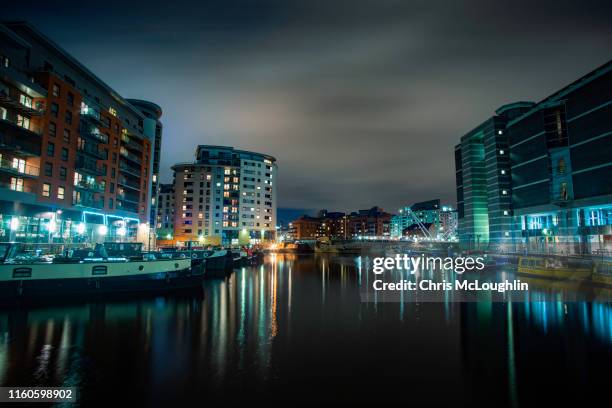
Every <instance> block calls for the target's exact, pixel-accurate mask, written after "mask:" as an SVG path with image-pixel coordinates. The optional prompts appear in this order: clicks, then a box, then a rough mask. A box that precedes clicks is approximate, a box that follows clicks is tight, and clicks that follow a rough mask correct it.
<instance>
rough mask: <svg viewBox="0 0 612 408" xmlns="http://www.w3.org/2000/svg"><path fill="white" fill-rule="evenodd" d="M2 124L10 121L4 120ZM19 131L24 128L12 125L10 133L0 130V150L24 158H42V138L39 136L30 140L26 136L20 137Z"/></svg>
mask: <svg viewBox="0 0 612 408" xmlns="http://www.w3.org/2000/svg"><path fill="white" fill-rule="evenodd" d="M0 122H1V123H5V122H8V121H5V120H2V121H0ZM9 123H10V122H9ZM19 129H22V128H21V127H19V126H16V125H12V124H11V127H10V129H8V132H7V131H5V130H4V129H2V128H0V148H2V149H4V150H9V151H12V152H14V153H16V154H19V155H22V156H40V154H41V141H40V138H39V137H38V136H35V137H31V138H28V137H25V136H26V135H20V134H18V133H19ZM31 136H32V135H31Z"/></svg>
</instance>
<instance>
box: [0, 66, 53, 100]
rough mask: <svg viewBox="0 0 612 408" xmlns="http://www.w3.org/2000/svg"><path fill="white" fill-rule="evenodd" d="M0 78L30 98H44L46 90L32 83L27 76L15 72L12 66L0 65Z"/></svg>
mask: <svg viewBox="0 0 612 408" xmlns="http://www.w3.org/2000/svg"><path fill="white" fill-rule="evenodd" d="M0 78H2V79H4V80H5V81H7V82H9V83H11V84H12V85H13V86H15V87H16V88H17V89H19V90H20V91H21V92H23V93H25V94H27V95H29V96H30V97H32V98H44V97H46V96H47V90H46V89H45V88H44V87H42V86H41V85H39V84H37V83H36V82H34V81H32V80H31V79H30V78H29V76H28V75H26V74H24V73H23V72H20V71H18V70H16V69H15V68H14V67H13V66H11V65H9V66H8V67H5V66H4V65H0Z"/></svg>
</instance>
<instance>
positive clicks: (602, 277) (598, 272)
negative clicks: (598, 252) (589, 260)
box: [592, 260, 612, 286]
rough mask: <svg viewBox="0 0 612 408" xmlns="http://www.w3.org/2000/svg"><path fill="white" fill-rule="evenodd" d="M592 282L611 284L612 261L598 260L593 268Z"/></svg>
mask: <svg viewBox="0 0 612 408" xmlns="http://www.w3.org/2000/svg"><path fill="white" fill-rule="evenodd" d="M592 279H593V283H596V284H599V285H606V286H612V262H610V261H603V260H602V261H598V262H596V263H595V268H594V270H593V278H592Z"/></svg>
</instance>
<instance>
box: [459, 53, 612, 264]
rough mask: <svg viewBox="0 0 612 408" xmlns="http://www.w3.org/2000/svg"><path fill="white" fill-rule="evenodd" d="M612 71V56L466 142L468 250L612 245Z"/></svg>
mask: <svg viewBox="0 0 612 408" xmlns="http://www.w3.org/2000/svg"><path fill="white" fill-rule="evenodd" d="M611 71H612V61H611V62H608V63H606V64H604V65H602V66H601V67H599V68H597V69H596V70H594V71H592V72H590V73H588V74H587V75H585V76H583V77H581V78H579V79H578V80H576V81H574V82H573V83H571V84H569V85H568V86H566V87H564V88H562V89H561V90H559V91H558V92H555V93H554V94H553V95H551V96H549V97H547V98H545V99H544V100H542V101H541V102H539V103H527V102H520V103H516V104H512V105H507V106H505V107H502V108H501V109H499V110H498V111H497V112H496V115H495V116H494V117H493V118H491V119H489V120H488V121H486V122H485V123H484V124H483V125H481V126H479V127H477V128H476V129H475V130H473V131H472V132H470V133H468V134H467V135H466V136H464V137H463V138H462V139H461V144H460V145H458V146H457V147H456V148H455V162H456V169H457V201H458V209H459V231H460V232H459V234H460V241H461V242H462V244H463V246H465V247H470V248H479V249H487V248H489V249H502V250H513V251H529V252H535V253H557V254H593V253H610V252H611V251H612V181H611V180H612V155H611V154H610V152H611V151H612V137H611V136H612V72H611ZM480 163H483V164H480ZM485 198H486V199H485Z"/></svg>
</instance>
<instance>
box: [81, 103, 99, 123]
mask: <svg viewBox="0 0 612 408" xmlns="http://www.w3.org/2000/svg"><path fill="white" fill-rule="evenodd" d="M81 118H82V119H84V120H86V121H88V122H90V123H92V124H94V125H103V124H104V123H103V122H102V119H101V117H100V111H98V110H96V109H94V108H92V107H89V106H81Z"/></svg>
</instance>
